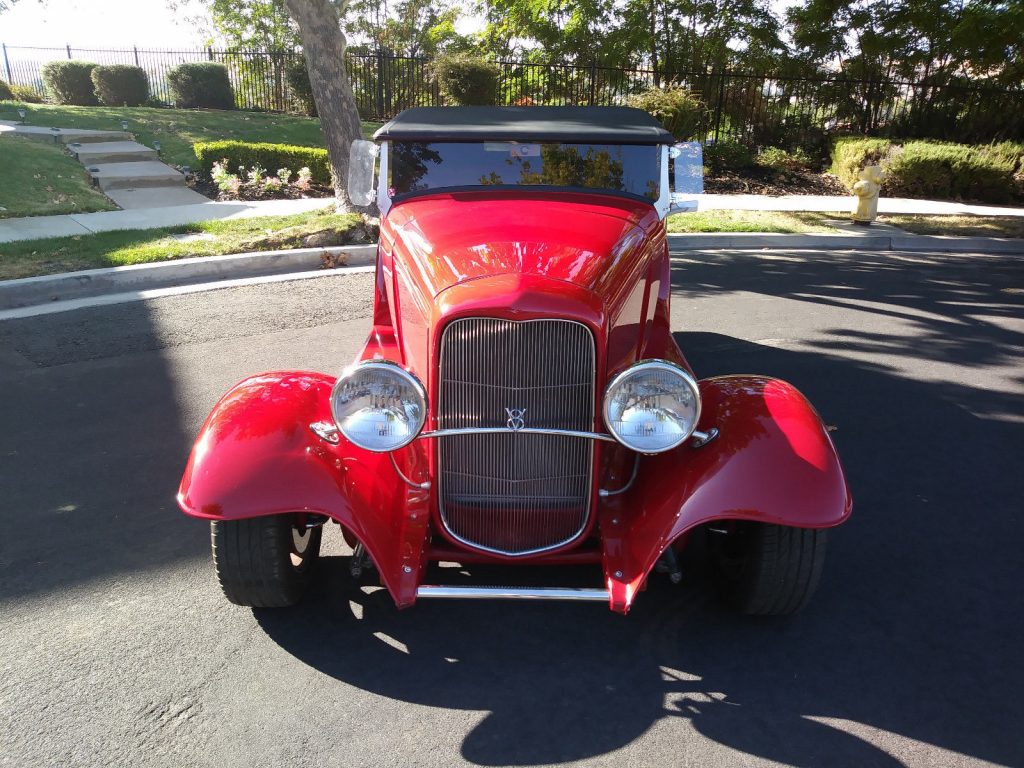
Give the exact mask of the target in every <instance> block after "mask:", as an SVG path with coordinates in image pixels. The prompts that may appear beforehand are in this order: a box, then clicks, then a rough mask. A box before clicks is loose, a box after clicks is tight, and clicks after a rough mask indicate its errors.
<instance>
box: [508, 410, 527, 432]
mask: <svg viewBox="0 0 1024 768" xmlns="http://www.w3.org/2000/svg"><path fill="white" fill-rule="evenodd" d="M505 413H507V414H508V421H507V422H505V426H507V427H508V428H509V429H511V430H512V431H513V432H518V431H519V430H520V429H522V428H523V427H525V426H526V420H525V419H524V418H523V416H525V415H526V409H525V408H506V409H505Z"/></svg>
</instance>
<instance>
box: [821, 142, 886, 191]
mask: <svg viewBox="0 0 1024 768" xmlns="http://www.w3.org/2000/svg"><path fill="white" fill-rule="evenodd" d="M891 150H892V143H891V142H890V141H889V140H888V139H865V138H843V139H839V140H838V141H836V143H835V146H834V147H833V148H832V168H831V169H830V170H831V171H832V173H834V174H835V175H836V176H838V177H839V180H840V181H841V182H843V184H845V185H846V188H847V189H853V185H854V184H855V183H856V182H857V174H858V173H859V172H860V171H861V169H862V168H864V167H865V166H868V165H882V166H883V167H884V166H885V163H884V162H883V160H885V158H887V157H888V156H889V153H890V151H891Z"/></svg>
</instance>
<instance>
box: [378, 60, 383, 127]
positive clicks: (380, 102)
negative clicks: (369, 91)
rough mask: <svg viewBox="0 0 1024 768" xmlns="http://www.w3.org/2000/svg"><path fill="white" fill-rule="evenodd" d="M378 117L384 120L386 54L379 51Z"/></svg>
mask: <svg viewBox="0 0 1024 768" xmlns="http://www.w3.org/2000/svg"><path fill="white" fill-rule="evenodd" d="M377 117H379V118H384V52H383V51H380V50H378V51H377Z"/></svg>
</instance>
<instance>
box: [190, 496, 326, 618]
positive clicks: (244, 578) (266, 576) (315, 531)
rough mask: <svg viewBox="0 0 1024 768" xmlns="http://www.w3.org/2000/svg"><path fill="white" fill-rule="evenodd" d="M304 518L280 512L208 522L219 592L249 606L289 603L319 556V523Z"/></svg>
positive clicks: (298, 594)
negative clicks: (245, 518) (313, 523)
mask: <svg viewBox="0 0 1024 768" xmlns="http://www.w3.org/2000/svg"><path fill="white" fill-rule="evenodd" d="M308 519H309V516H308V515H304V514H285V515H269V516H267V517H254V518H250V519H247V520H217V521H214V522H212V523H210V544H211V546H212V548H213V565H214V568H215V569H216V571H217V581H219V582H220V586H221V589H222V590H224V596H225V597H227V599H228V600H230V601H231V602H232V603H234V604H235V605H246V606H250V607H252V608H283V607H285V606H289V605H295V603H297V602H298V601H299V599H300V598H301V597H302V594H303V592H305V591H306V586H307V584H308V583H309V578H310V573H311V570H312V567H313V563H314V562H316V560H317V558H318V557H319V556H320V537H321V533H322V530H321V526H319V525H315V526H312V527H311V526H310V525H309V524H308V523H307V521H308Z"/></svg>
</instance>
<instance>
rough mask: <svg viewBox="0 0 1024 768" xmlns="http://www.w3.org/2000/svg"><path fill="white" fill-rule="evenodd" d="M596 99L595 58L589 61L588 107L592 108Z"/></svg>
mask: <svg viewBox="0 0 1024 768" xmlns="http://www.w3.org/2000/svg"><path fill="white" fill-rule="evenodd" d="M596 98H597V57H596V56H595V57H593V58H591V59H590V106H594V102H595V99H596Z"/></svg>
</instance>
